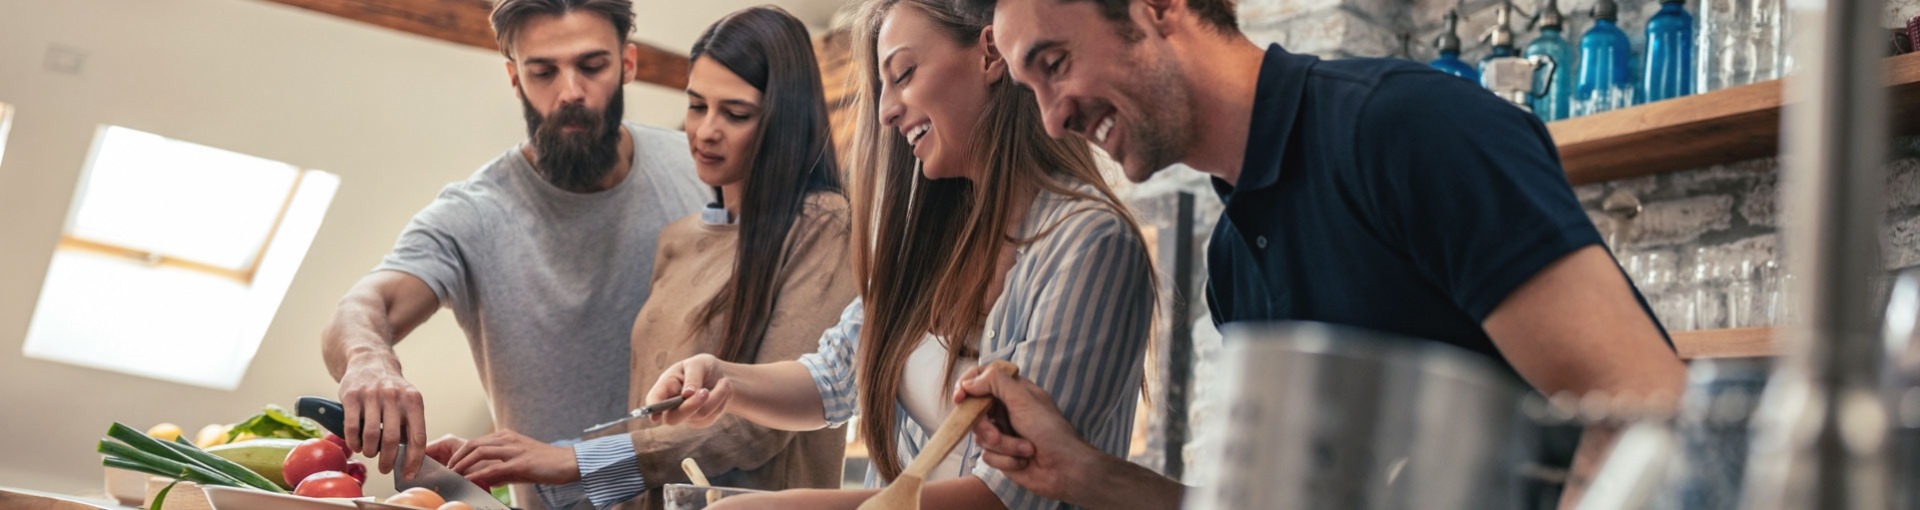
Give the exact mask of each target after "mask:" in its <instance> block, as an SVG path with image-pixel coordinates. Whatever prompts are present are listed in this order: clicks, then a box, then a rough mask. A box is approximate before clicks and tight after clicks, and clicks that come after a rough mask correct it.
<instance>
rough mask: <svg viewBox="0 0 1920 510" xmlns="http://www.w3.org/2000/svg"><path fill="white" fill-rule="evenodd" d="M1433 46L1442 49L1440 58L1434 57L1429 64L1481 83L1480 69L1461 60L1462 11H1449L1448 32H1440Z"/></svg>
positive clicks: (1448, 72)
mask: <svg viewBox="0 0 1920 510" xmlns="http://www.w3.org/2000/svg"><path fill="white" fill-rule="evenodd" d="M1433 46H1434V48H1436V49H1439V50H1440V58H1436V59H1433V61H1432V62H1428V63H1427V65H1430V66H1433V68H1434V69H1439V70H1441V71H1442V72H1445V73H1447V74H1451V75H1454V76H1459V77H1461V78H1466V79H1468V80H1473V82H1474V83H1480V71H1477V70H1474V68H1473V66H1471V65H1467V62H1466V61H1464V60H1460V13H1458V12H1454V11H1447V32H1446V33H1444V34H1440V38H1439V39H1438V40H1435V41H1434V42H1433Z"/></svg>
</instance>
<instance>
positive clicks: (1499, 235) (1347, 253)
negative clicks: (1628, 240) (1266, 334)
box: [1207, 45, 1665, 369]
mask: <svg viewBox="0 0 1920 510" xmlns="http://www.w3.org/2000/svg"><path fill="white" fill-rule="evenodd" d="M1250 128H1251V129H1249V130H1248V137H1247V153H1246V159H1245V162H1244V164H1243V165H1242V167H1241V171H1240V179H1239V182H1238V183H1237V184H1236V185H1232V186H1229V185H1227V184H1226V183H1225V181H1220V180H1218V179H1216V180H1214V187H1215V189H1216V190H1217V191H1218V192H1219V193H1220V196H1221V199H1222V200H1223V201H1225V202H1226V213H1225V215H1224V216H1223V217H1222V218H1221V219H1220V221H1219V223H1218V225H1217V226H1216V227H1215V229H1214V232H1213V240H1212V244H1211V246H1210V247H1209V248H1208V251H1207V262H1208V272H1209V276H1210V280H1209V283H1208V289H1207V290H1208V297H1209V298H1210V299H1209V300H1208V301H1209V303H1208V306H1209V307H1210V308H1211V309H1212V311H1213V318H1214V322H1215V323H1217V324H1224V323H1229V322H1237V321H1278V320H1310V321H1320V322H1328V323H1335V324H1342V325H1348V326H1358V327H1362V328H1367V329H1372V330H1377V331H1385V332H1389V333H1396V334H1400V335H1406V336H1410V337H1413V338H1420V339H1428V340H1435V341H1440V342H1445V343H1448V344H1453V345H1456V346H1460V347H1463V348H1466V349H1468V350H1472V351H1475V352H1479V353H1482V354H1485V355H1487V356H1489V357H1491V358H1492V359H1494V360H1498V361H1499V362H1500V363H1502V364H1503V365H1507V366H1508V368H1509V369H1510V368H1511V365H1510V364H1506V362H1505V361H1504V358H1503V357H1502V356H1500V353H1499V352H1498V351H1497V350H1495V348H1494V345H1493V340H1492V339H1491V338H1489V337H1488V336H1487V332H1486V331H1485V330H1484V329H1482V328H1481V327H1480V324H1481V323H1482V322H1484V321H1485V320H1486V319H1487V316H1488V315H1489V314H1491V313H1493V310H1494V308H1495V307H1497V306H1499V305H1500V303H1501V302H1502V301H1504V300H1505V299H1506V297H1507V295H1508V294H1511V293H1512V292H1513V291H1514V290H1515V289H1517V288H1518V287H1519V286H1520V285H1521V284H1523V283H1526V281H1527V280H1528V279H1531V278H1532V277H1533V275H1535V274H1537V273H1539V272H1540V271H1541V270H1542V269H1545V268H1546V267H1547V265H1548V264H1551V263H1553V262H1554V261H1556V260H1559V259H1560V258H1561V257H1563V256H1566V255H1568V254H1570V253H1573V252H1574V251H1575V250H1578V249H1580V248H1583V247H1586V246H1588V245H1594V244H1601V239H1600V234H1599V232H1598V231H1596V230H1595V229H1594V227H1593V222H1592V221H1591V220H1589V219H1588V218H1587V215H1586V212H1585V211H1583V210H1582V209H1581V208H1580V203H1579V200H1577V199H1575V198H1574V195H1573V189H1572V187H1571V186H1569V185H1568V183H1567V177H1566V173H1565V172H1564V171H1562V170H1561V168H1560V156H1559V154H1558V152H1557V151H1556V150H1555V148H1554V145H1553V139H1552V138H1551V137H1550V136H1549V135H1548V133H1547V129H1546V126H1545V125H1543V124H1541V123H1540V121H1539V119H1537V118H1536V117H1534V116H1533V115H1532V114H1529V113H1527V112H1525V111H1523V110H1521V109H1519V108H1515V107H1514V106H1513V105H1511V104H1508V103H1506V102H1505V101H1503V100H1501V99H1500V98H1498V97H1496V96H1494V95H1493V94H1492V93H1489V92H1487V91H1486V90H1484V89H1481V88H1480V87H1478V86H1477V85H1476V84H1474V83H1473V82H1470V81H1467V80H1462V79H1460V78H1458V77H1454V76H1450V75H1447V74H1443V73H1441V72H1439V71H1436V70H1434V69H1432V68H1429V67H1427V66H1424V65H1420V64H1417V63H1414V62H1408V61H1404V60H1387V59H1345V60H1320V59H1319V58H1316V57H1313V56H1310V55H1294V54H1291V53H1287V52H1286V51H1285V50H1282V49H1280V47H1279V46H1278V45H1274V46H1272V47H1270V48H1268V49H1267V54H1266V58H1265V60H1264V62H1263V63H1262V64H1261V66H1260V82H1259V87H1258V89H1257V91H1256V92H1255V97H1254V102H1253V119H1252V124H1251V126H1250ZM1634 296H1635V298H1636V299H1638V300H1639V301H1640V306H1641V308H1642V309H1647V305H1646V300H1645V299H1643V298H1640V295H1639V290H1637V289H1636V290H1634ZM1647 315H1648V317H1649V318H1652V317H1653V314H1652V312H1651V310H1649V311H1648V314H1647ZM1658 324H1659V321H1658V320H1655V325H1656V327H1657V326H1658ZM1662 334H1663V335H1664V334H1665V332H1664V329H1663V330H1662Z"/></svg>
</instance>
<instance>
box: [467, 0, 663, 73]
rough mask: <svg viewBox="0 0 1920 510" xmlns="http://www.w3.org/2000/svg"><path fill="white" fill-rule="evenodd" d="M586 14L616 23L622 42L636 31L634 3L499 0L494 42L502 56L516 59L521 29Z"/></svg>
mask: <svg viewBox="0 0 1920 510" xmlns="http://www.w3.org/2000/svg"><path fill="white" fill-rule="evenodd" d="M574 11H586V12H588V13H592V14H596V15H599V16H601V17H604V18H607V22H608V23H612V24H613V32H614V34H615V35H618V36H620V42H621V43H622V44H625V43H626V42H627V33H628V32H632V31H633V2H632V0H499V1H498V2H495V3H494V4H493V16H492V19H491V21H492V24H493V40H494V44H497V45H499V46H500V54H501V55H505V56H506V57H507V58H508V59H512V58H513V38H514V37H518V36H519V35H520V29H521V27H523V26H525V25H526V24H527V20H529V19H532V18H533V17H535V16H561V15H565V14H567V13H569V12H574Z"/></svg>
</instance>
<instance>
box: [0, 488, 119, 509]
mask: <svg viewBox="0 0 1920 510" xmlns="http://www.w3.org/2000/svg"><path fill="white" fill-rule="evenodd" d="M0 510H138V509H136V508H134V507H130V506H121V505H120V504H119V503H115V502H112V501H108V500H106V499H91V498H81V497H75V496H67V495H62V494H53V493H48V492H40V491H31V490H26V489H15V488H12V487H0Z"/></svg>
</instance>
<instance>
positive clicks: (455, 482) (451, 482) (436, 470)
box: [393, 444, 507, 510]
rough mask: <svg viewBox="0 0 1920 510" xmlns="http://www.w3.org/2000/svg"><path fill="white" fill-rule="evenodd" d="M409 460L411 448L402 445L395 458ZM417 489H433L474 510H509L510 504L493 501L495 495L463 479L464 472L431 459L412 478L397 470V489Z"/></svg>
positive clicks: (394, 474)
mask: <svg viewBox="0 0 1920 510" xmlns="http://www.w3.org/2000/svg"><path fill="white" fill-rule="evenodd" d="M406 457H407V445H404V444H403V445H400V451H398V452H396V455H395V458H402V459H404V458H406ZM414 487H425V488H427V489H431V490H432V491H433V492H434V493H437V494H439V495H440V497H441V498H443V499H446V500H447V501H460V502H464V503H466V504H468V505H473V508H474V510H507V507H506V505H502V504H500V500H497V499H493V493H491V492H487V491H485V490H483V489H481V488H480V486H478V485H474V484H473V482H470V481H467V477H464V476H460V473H455V472H454V471H453V470H452V469H449V468H447V467H446V466H443V465H440V461H437V460H433V458H431V457H427V458H422V459H420V472H418V473H414V476H413V478H412V479H406V478H401V477H400V470H398V469H395V470H393V488H394V489H395V490H403V491H404V490H407V489H412V488H414Z"/></svg>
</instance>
